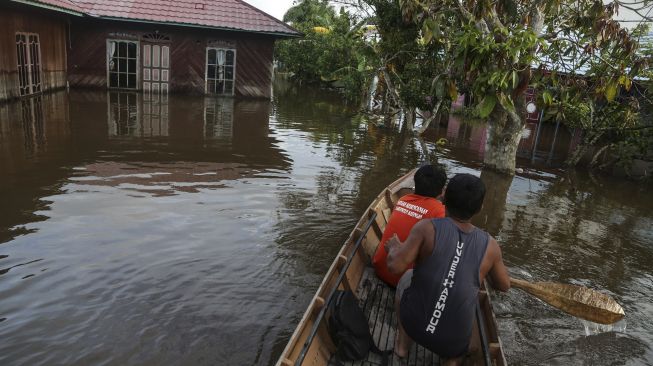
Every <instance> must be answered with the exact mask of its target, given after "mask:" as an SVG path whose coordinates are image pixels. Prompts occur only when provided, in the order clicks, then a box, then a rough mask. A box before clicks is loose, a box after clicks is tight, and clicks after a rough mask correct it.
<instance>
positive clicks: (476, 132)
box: [428, 114, 581, 166]
mask: <svg viewBox="0 0 653 366" xmlns="http://www.w3.org/2000/svg"><path fill="white" fill-rule="evenodd" d="M428 133H429V134H430V135H431V136H433V135H435V136H437V137H438V138H441V137H444V138H446V139H447V140H448V142H449V146H452V147H454V148H457V149H464V150H467V151H468V156H469V158H473V159H474V160H477V161H483V157H484V155H485V145H486V142H487V125H486V124H485V123H483V122H481V121H476V120H465V119H464V118H463V117H462V116H460V115H456V114H453V115H451V116H449V120H448V122H447V124H446V126H444V127H443V126H436V128H434V129H432V130H431V131H429V132H428ZM580 138H581V133H580V131H579V130H575V129H569V128H568V127H566V126H565V125H562V124H559V123H557V124H556V123H549V122H544V123H538V122H537V120H536V121H530V120H529V121H527V123H526V125H525V126H524V131H523V132H522V138H521V141H520V142H519V146H518V149H517V157H518V159H519V160H520V161H521V162H522V163H524V162H529V163H530V164H531V165H536V166H537V165H540V166H560V165H561V164H562V163H563V162H564V161H565V160H566V159H567V157H568V156H569V154H571V152H572V151H573V150H574V148H575V146H576V145H577V144H578V143H579V141H580ZM472 154H473V155H472Z"/></svg>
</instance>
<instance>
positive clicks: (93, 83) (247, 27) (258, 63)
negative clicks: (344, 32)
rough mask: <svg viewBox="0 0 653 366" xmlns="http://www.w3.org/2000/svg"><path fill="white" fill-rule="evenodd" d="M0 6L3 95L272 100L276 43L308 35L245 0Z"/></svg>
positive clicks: (96, 0) (79, 0)
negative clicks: (62, 91) (116, 93)
mask: <svg viewBox="0 0 653 366" xmlns="http://www.w3.org/2000/svg"><path fill="white" fill-rule="evenodd" d="M0 8H1V9H0V10H1V13H0V22H1V24H2V25H0V29H2V36H1V38H0V51H2V52H0V70H1V74H0V100H6V99H11V98H15V97H20V96H25V95H30V94H36V93H40V92H43V91H46V90H50V89H57V88H63V87H65V86H67V85H68V86H70V87H71V88H101V89H115V90H125V91H128V90H129V91H143V93H144V94H149V93H160V94H167V93H168V92H183V93H192V94H211V95H226V96H242V97H254V98H270V96H271V82H272V72H273V50H274V42H275V41H276V40H278V39H280V38H287V37H295V36H299V35H300V34H299V33H298V32H297V31H296V30H294V29H292V28H291V27H289V26H288V25H286V24H285V23H283V22H281V21H279V20H277V19H275V18H274V17H272V16H270V15H268V14H266V13H264V12H262V11H260V10H259V9H257V8H255V7H253V6H251V5H249V4H247V3H245V2H243V1H240V0H211V1H208V0H204V1H202V0H195V1H155V0H131V1H119V2H117V1H109V0H93V1H92V0H39V1H36V0H34V1H31V0H20V1H18V0H16V1H6V2H3V4H2V5H0Z"/></svg>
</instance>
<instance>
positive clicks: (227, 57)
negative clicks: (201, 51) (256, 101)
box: [206, 47, 236, 95]
mask: <svg viewBox="0 0 653 366" xmlns="http://www.w3.org/2000/svg"><path fill="white" fill-rule="evenodd" d="M235 79H236V50H234V49H225V48H212V47H209V48H207V49H206V92H207V93H208V94H224V95H233V94H234V81H235Z"/></svg>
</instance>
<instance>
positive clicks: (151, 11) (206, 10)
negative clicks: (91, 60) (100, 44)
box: [21, 0, 300, 36]
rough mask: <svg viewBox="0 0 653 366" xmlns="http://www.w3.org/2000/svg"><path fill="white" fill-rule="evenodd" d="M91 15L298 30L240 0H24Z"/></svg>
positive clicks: (282, 32) (293, 32) (271, 30)
mask: <svg viewBox="0 0 653 366" xmlns="http://www.w3.org/2000/svg"><path fill="white" fill-rule="evenodd" d="M21 2H27V3H35V5H37V3H41V4H46V5H49V6H54V7H57V8H64V9H68V10H72V11H76V12H83V13H85V14H87V15H90V16H92V17H98V18H109V19H124V20H133V21H145V22H155V23H166V24H176V25H188V26H200V27H209V28H217V29H226V30H237V31H245V32H256V33H268V34H276V35H288V36H298V35H300V33H299V32H297V31H296V30H294V29H293V28H291V27H290V26H288V25H287V24H285V23H283V22H282V21H280V20H277V19H276V18H274V17H273V16H271V15H268V14H266V13H264V12H263V11H261V10H259V9H257V8H255V7H254V6H252V5H249V4H247V3H245V2H243V1H241V0H32V1H30V0H27V1H25V0H23V1H21Z"/></svg>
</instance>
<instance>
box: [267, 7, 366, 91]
mask: <svg viewBox="0 0 653 366" xmlns="http://www.w3.org/2000/svg"><path fill="white" fill-rule="evenodd" d="M356 20H357V19H356V18H355V17H354V16H352V15H351V14H350V13H348V12H347V11H344V10H341V11H340V12H336V11H335V9H334V8H333V7H332V6H331V5H329V3H328V1H321V0H304V1H302V2H300V3H299V4H297V5H296V6H294V7H292V8H290V9H289V10H288V12H287V13H286V14H285V16H284V21H286V22H290V23H291V24H292V25H293V27H295V28H296V29H297V30H299V31H301V32H302V33H304V37H303V38H302V39H293V40H287V41H282V42H279V43H278V45H277V47H276V51H275V52H276V58H277V60H278V61H279V62H280V63H281V65H282V67H283V70H284V71H287V72H290V73H292V75H293V78H294V79H295V80H297V81H299V82H303V83H309V84H320V85H325V86H335V87H338V88H340V89H341V90H343V91H344V93H345V95H346V96H347V97H348V98H350V99H358V98H359V97H360V96H361V94H362V93H363V91H364V90H365V87H366V85H367V83H368V81H369V79H370V77H371V74H372V73H371V71H370V70H371V68H372V67H371V64H372V62H371V61H373V58H372V57H370V54H371V51H370V48H369V46H368V45H367V44H366V42H365V40H364V39H363V34H362V28H361V24H360V23H355V22H356Z"/></svg>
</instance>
